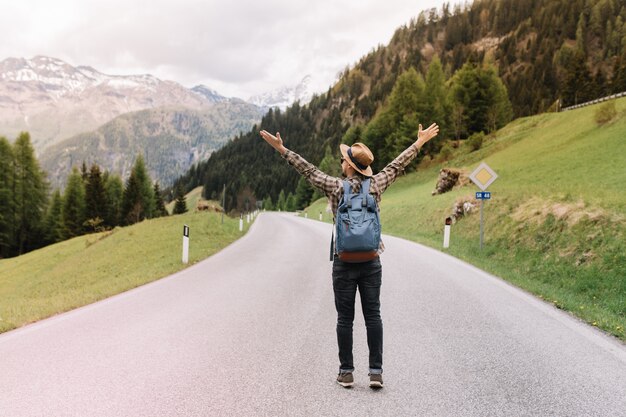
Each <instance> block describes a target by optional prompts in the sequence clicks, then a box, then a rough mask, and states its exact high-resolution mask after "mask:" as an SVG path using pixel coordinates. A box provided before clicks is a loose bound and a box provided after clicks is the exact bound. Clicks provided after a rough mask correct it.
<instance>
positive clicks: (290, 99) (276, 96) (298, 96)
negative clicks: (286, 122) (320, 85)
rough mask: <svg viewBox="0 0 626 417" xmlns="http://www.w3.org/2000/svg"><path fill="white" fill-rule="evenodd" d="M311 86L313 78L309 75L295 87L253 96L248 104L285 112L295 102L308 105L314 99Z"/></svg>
mask: <svg viewBox="0 0 626 417" xmlns="http://www.w3.org/2000/svg"><path fill="white" fill-rule="evenodd" d="M310 84H311V76H310V75H307V76H305V77H304V78H303V79H302V81H300V82H299V83H298V84H297V85H295V86H287V87H281V88H278V89H276V90H273V91H269V92H267V93H263V94H259V95H256V96H252V97H250V98H249V99H248V102H250V103H252V104H256V105H257V106H259V107H278V108H280V109H281V110H285V109H286V108H287V107H288V106H290V105H292V104H293V103H294V102H295V101H299V102H300V104H308V103H309V101H311V98H312V97H313V92H312V91H311V87H310Z"/></svg>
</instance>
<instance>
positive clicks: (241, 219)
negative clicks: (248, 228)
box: [239, 214, 243, 232]
mask: <svg viewBox="0 0 626 417" xmlns="http://www.w3.org/2000/svg"><path fill="white" fill-rule="evenodd" d="M239 231H240V232H243V214H242V215H241V216H239Z"/></svg>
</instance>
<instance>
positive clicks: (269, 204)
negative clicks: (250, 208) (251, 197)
mask: <svg viewBox="0 0 626 417" xmlns="http://www.w3.org/2000/svg"><path fill="white" fill-rule="evenodd" d="M263 209H264V210H267V211H272V210H274V202H273V201H272V197H271V196H269V195H268V196H267V197H265V199H263Z"/></svg>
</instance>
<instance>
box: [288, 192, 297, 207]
mask: <svg viewBox="0 0 626 417" xmlns="http://www.w3.org/2000/svg"><path fill="white" fill-rule="evenodd" d="M297 209H298V208H297V207H296V196H295V195H293V194H292V193H289V196H287V200H286V201H285V211H296V210H297Z"/></svg>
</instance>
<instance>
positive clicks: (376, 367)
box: [333, 257, 383, 374]
mask: <svg viewBox="0 0 626 417" xmlns="http://www.w3.org/2000/svg"><path fill="white" fill-rule="evenodd" d="M381 281H382V266H381V264H380V258H378V257H377V258H376V259H373V260H371V261H369V262H364V263H347V262H343V261H340V260H339V259H337V258H335V260H334V262H333V290H334V291H335V307H336V308H337V343H338V345H339V362H340V367H339V371H340V372H342V371H344V372H353V371H354V363H353V360H352V323H353V322H354V301H355V298H356V290H357V287H358V289H359V295H360V298H361V307H362V309H363V316H364V318H365V327H366V328H367V345H368V347H369V351H370V357H369V368H370V373H374V374H376V373H382V372H383V322H382V320H381V318H380V284H381Z"/></svg>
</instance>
